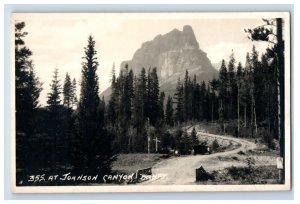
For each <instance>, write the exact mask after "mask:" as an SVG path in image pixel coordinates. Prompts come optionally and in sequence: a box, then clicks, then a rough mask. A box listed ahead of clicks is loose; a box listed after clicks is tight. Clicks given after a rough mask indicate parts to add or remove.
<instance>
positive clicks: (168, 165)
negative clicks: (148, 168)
mask: <svg viewBox="0 0 300 204" xmlns="http://www.w3.org/2000/svg"><path fill="white" fill-rule="evenodd" d="M189 131H191V128H190V129H189ZM197 135H198V136H200V135H205V136H209V137H214V138H219V139H225V140H231V141H234V142H236V143H239V144H240V146H239V147H238V148H236V149H233V150H230V151H226V152H219V153H214V154H210V155H190V156H182V157H175V158H171V159H167V160H163V161H161V162H159V163H157V164H156V165H154V166H153V168H152V173H153V175H156V176H157V177H156V178H155V179H153V180H150V181H147V182H144V183H142V184H143V185H147V184H151V185H162V184H180V185H182V184H194V183H195V169H196V168H199V167H200V166H203V167H204V169H205V170H207V171H212V170H219V169H223V168H226V167H230V166H232V165H234V166H242V165H244V164H243V163H242V162H239V161H220V160H219V157H220V156H232V155H233V154H235V153H238V152H239V151H244V152H245V151H247V150H250V149H255V148H256V144H255V143H253V142H249V141H247V140H244V139H240V138H232V137H226V136H221V135H214V134H208V133H203V132H200V131H199V130H198V131H197Z"/></svg>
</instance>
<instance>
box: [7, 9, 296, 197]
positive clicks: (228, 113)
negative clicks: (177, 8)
mask: <svg viewBox="0 0 300 204" xmlns="http://www.w3.org/2000/svg"><path fill="white" fill-rule="evenodd" d="M10 24H11V25H10V26H11V32H10V38H11V87H12V88H11V95H12V100H11V101H12V109H11V115H12V118H13V121H12V127H11V132H12V134H11V150H12V151H11V164H12V165H11V177H12V179H11V182H12V186H13V188H12V190H13V192H16V193H18V192H20V193H35V192H178V191H275V190H276V191H286V190H290V185H291V158H290V157H291V155H290V154H291V153H290V152H291V126H290V86H291V82H290V69H291V67H290V63H291V62H290V60H291V58H290V43H291V42H290V14H289V13H288V12H235V13H234V12H227V13H221V12H219V13H218V12H214V13H209V12H206V13H201V12H190V13H182V12H169V13H13V14H12V15H11V21H10Z"/></svg>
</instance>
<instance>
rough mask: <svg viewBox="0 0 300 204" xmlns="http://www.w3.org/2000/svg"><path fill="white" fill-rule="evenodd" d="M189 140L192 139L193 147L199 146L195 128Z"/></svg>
mask: <svg viewBox="0 0 300 204" xmlns="http://www.w3.org/2000/svg"><path fill="white" fill-rule="evenodd" d="M191 138H192V144H193V146H196V145H198V144H199V140H198V137H197V132H196V129H195V127H194V128H193V130H192V133H191Z"/></svg>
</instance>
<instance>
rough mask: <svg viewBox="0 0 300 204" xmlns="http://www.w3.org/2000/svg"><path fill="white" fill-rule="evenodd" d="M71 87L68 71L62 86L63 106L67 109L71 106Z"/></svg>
mask: <svg viewBox="0 0 300 204" xmlns="http://www.w3.org/2000/svg"><path fill="white" fill-rule="evenodd" d="M72 89H73V87H72V82H71V78H70V76H69V74H68V73H66V77H65V81H64V88H63V95H64V102H63V104H64V106H65V107H67V108H68V109H70V108H72V98H73V96H72V95H73V90H72Z"/></svg>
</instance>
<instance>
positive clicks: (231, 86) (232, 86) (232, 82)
mask: <svg viewBox="0 0 300 204" xmlns="http://www.w3.org/2000/svg"><path fill="white" fill-rule="evenodd" d="M228 91H229V93H228V97H229V111H228V112H229V114H228V117H229V118H230V119H235V118H236V112H235V111H234V110H236V107H237V102H236V97H237V83H236V76H235V58H234V54H233V51H232V53H231V56H230V60H229V63H228Z"/></svg>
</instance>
